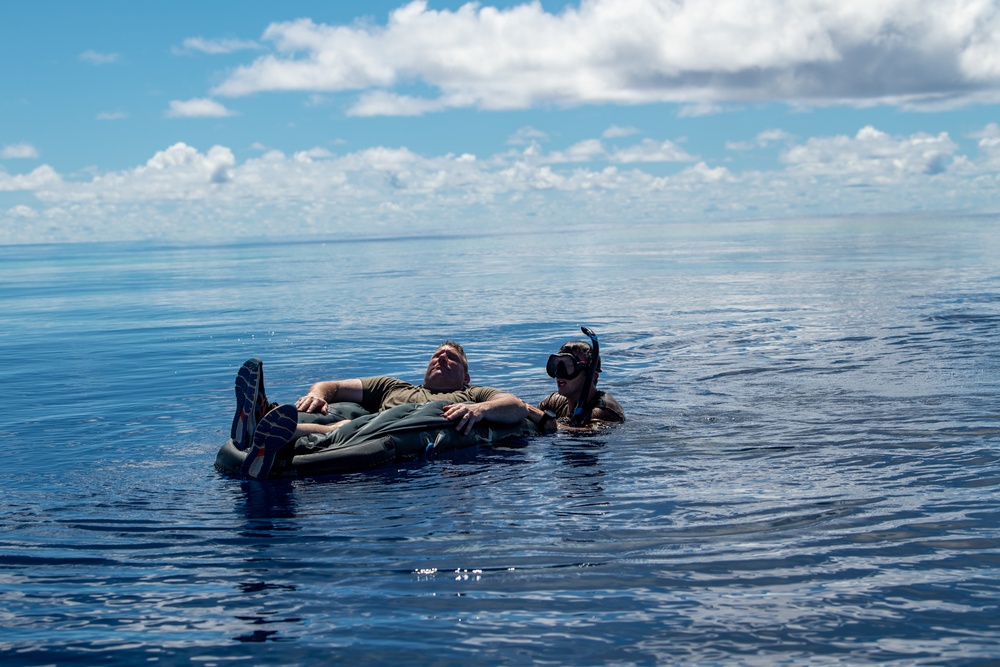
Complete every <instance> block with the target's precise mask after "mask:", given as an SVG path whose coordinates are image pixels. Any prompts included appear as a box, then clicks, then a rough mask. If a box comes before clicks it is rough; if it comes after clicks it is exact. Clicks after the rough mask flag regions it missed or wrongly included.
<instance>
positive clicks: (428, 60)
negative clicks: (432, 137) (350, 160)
mask: <svg viewBox="0 0 1000 667" xmlns="http://www.w3.org/2000/svg"><path fill="white" fill-rule="evenodd" d="M263 41H264V42H267V43H269V44H270V45H271V47H272V52H271V53H269V54H267V55H264V56H262V57H260V58H258V59H257V60H255V61H254V62H252V63H250V64H247V65H244V66H242V67H238V68H236V69H235V70H234V71H232V72H231V73H230V75H229V76H228V77H227V78H226V79H225V80H224V81H223V82H222V83H221V84H220V85H219V86H218V87H217V88H216V89H215V90H214V93H215V94H217V95H225V96H241V95H249V94H252V93H257V92H263V91H281V90H285V91H290V90H295V91H306V92H326V91H350V90H354V91H360V92H361V93H362V96H361V99H360V100H359V102H358V103H357V104H356V105H355V106H354V108H353V109H352V113H354V114H356V115H386V114H402V115H413V114H420V113H429V112H433V111H437V110H441V109H447V108H456V107H477V108H483V109H517V108H528V107H531V106H537V105H553V104H555V105H581V104H590V103H597V104H607V103H616V104H640V103H650V102H674V103H678V104H682V105H684V106H683V107H682V109H681V114H682V115H687V116H690V115H701V114H706V113H717V112H718V111H720V110H721V108H722V106H721V105H722V104H724V103H743V102H753V101H768V100H780V101H785V102H788V103H791V104H804V105H829V104H854V105H870V104H877V103H887V104H898V105H904V106H909V107H915V106H920V105H955V104H960V103H962V102H963V101H965V102H968V101H975V100H980V101H982V100H985V99H992V100H996V99H1000V7H998V6H997V3H996V2H993V1H990V0H883V1H882V2H871V1H870V0H794V1H793V0H758V1H757V2H753V3H747V2H745V0H715V1H714V2H704V1H697V0H582V1H581V3H580V5H579V6H578V7H574V6H569V7H567V8H566V9H564V10H562V11H561V12H560V13H558V14H552V13H548V12H546V11H545V10H544V9H543V7H542V5H541V3H538V2H532V3H530V4H521V5H516V6H512V7H509V8H506V9H497V8H495V7H490V6H482V5H479V4H475V3H468V4H465V5H463V6H462V7H460V8H459V9H457V10H454V11H451V10H433V9H429V8H428V6H427V3H426V2H424V1H422V0H418V1H416V2H411V3H409V4H407V5H405V6H403V7H401V8H399V9H397V10H395V11H394V12H392V13H391V14H390V15H389V19H388V22H387V23H386V24H385V25H384V26H382V25H373V24H370V23H365V24H355V25H349V26H347V25H323V24H316V23H314V22H312V21H311V20H308V19H302V20H297V21H291V22H284V23H275V24H272V25H271V26H269V27H268V28H267V30H266V31H265V32H264V34H263ZM413 83H419V84H422V85H424V86H426V88H427V89H428V95H427V96H426V97H420V98H414V97H410V96H407V95H403V94H400V93H398V92H396V91H394V90H393V88H395V87H396V86H401V85H410V84H413Z"/></svg>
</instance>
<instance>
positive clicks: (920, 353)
mask: <svg viewBox="0 0 1000 667" xmlns="http://www.w3.org/2000/svg"><path fill="white" fill-rule="evenodd" d="M998 222H1000V221H998V220H996V219H989V218H983V219H946V218H920V219H871V220H861V219H841V220H825V221H822V220H809V221H794V222H783V223H739V224H737V223H733V224H705V225H698V224H690V225H682V224H665V225H639V224H634V225H628V224H623V225H621V226H620V227H619V228H615V229H609V228H606V227H604V228H600V229H598V228H594V229H589V228H586V227H581V228H579V229H576V230H559V231H551V232H545V231H539V232H519V233H503V232H499V231H495V230H476V229H475V228H473V227H470V229H469V230H468V231H467V232H466V233H465V234H463V235H454V234H450V233H447V234H444V233H443V234H442V235H440V236H433V237H431V236H421V237H407V236H406V235H405V234H403V235H400V236H396V237H388V236H376V235H373V236H372V237H370V238H350V239H337V238H334V237H331V238H327V239H319V240H311V241H295V240H290V241H287V242H281V243H275V242H261V243H249V242H246V243H238V244H217V245H199V246H196V247H194V246H184V245H178V246H164V245H149V244H103V245H89V244H88V245H60V246H30V247H0V359H2V360H3V363H2V364H0V390H2V394H0V395H2V403H3V408H2V411H0V451H2V455H3V462H4V465H3V466H2V467H0V489H2V492H3V495H4V503H3V504H2V507H0V663H2V664H4V665H20V664H25V665H27V664H74V663H76V664H122V665H134V664H140V663H147V662H148V663H158V664H188V663H196V664H201V665H223V664H282V665H295V664H301V665H310V664H386V663H390V664H434V665H465V664H472V663H473V662H474V663H475V664H503V665H513V664H568V665H586V664H616V665H653V664H697V665H773V664H786V665H828V664H843V665H861V664H876V663H878V664H899V665H946V664H947V665H986V664H996V663H997V662H998V661H1000V609H998V607H1000V497H998V490H1000V401H998V397H1000V232H998V231H997V230H998V229H1000V226H998ZM581 324H586V325H589V326H591V327H592V328H593V329H594V330H595V331H596V332H597V333H598V335H599V336H600V338H601V345H602V350H604V352H605V361H604V368H605V372H604V374H603V377H602V380H601V384H602V386H603V387H604V388H606V389H608V390H609V391H611V392H612V393H613V394H614V395H615V396H616V397H617V398H618V399H619V401H620V402H621V403H622V405H623V406H624V407H625V409H626V411H627V412H628V415H629V417H630V419H629V421H628V422H627V423H626V424H624V425H622V426H621V427H618V428H616V429H614V430H610V431H606V432H602V433H599V434H596V435H590V436H570V435H564V434H560V435H558V436H556V437H552V438H538V439H534V440H532V441H530V442H528V443H527V444H521V445H517V446H509V447H499V448H492V449H491V448H481V449H478V450H471V451H465V452H461V453H457V454H455V455H453V456H449V457H444V458H438V459H436V460H433V461H416V462H412V463H407V464H405V465H401V466H393V467H388V468H382V469H378V470H375V471H370V472H365V473H358V474H353V475H347V476H344V477H339V478H327V479H318V480H302V481H294V482H278V483H256V482H252V483H251V482H241V481H239V480H236V479H231V478H228V477H225V476H222V475H220V474H218V473H217V472H215V471H214V469H213V468H212V462H213V460H214V456H215V452H216V450H217V449H218V447H219V445H220V444H221V443H222V442H223V441H224V440H225V439H226V438H227V437H228V430H229V423H230V421H231V418H232V409H233V389H232V381H233V377H234V375H235V372H236V369H237V368H238V367H239V365H240V363H242V361H243V360H244V359H245V358H247V357H250V356H259V357H261V358H262V359H264V373H265V379H266V381H267V385H268V390H269V395H270V397H271V398H272V399H275V400H285V401H288V400H293V399H294V398H297V397H298V396H299V395H301V394H302V393H303V391H304V390H305V389H306V387H307V386H308V385H309V383H310V382H312V381H313V380H316V379H331V378H347V377H358V376H363V375H371V374H376V373H389V374H394V375H398V376H401V377H404V378H407V379H413V380H419V378H420V377H421V376H422V370H423V367H424V365H425V364H426V360H427V358H428V356H429V354H430V352H431V351H432V349H433V348H434V346H435V345H436V344H437V343H438V342H440V341H441V340H444V339H445V338H453V339H456V340H458V341H460V342H462V343H463V344H464V345H465V346H466V349H467V351H468V353H469V356H470V361H471V365H472V368H471V372H472V375H473V378H474V379H475V380H476V381H477V382H479V383H482V384H488V385H492V386H497V387H501V388H503V389H507V390H510V391H513V392H515V393H517V394H518V395H520V396H522V397H523V398H526V399H528V400H531V401H532V402H537V401H538V400H540V399H541V398H542V397H544V396H545V395H546V394H547V393H548V392H549V391H551V390H552V381H551V380H550V379H549V378H548V377H546V376H545V374H544V370H543V369H544V362H545V359H546V357H547V355H548V354H549V353H550V352H552V351H554V350H555V349H556V348H557V346H558V345H559V344H560V343H562V342H564V341H565V340H567V339H570V338H577V337H579V334H578V332H579V326H580V325H581Z"/></svg>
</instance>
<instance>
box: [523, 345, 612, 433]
mask: <svg viewBox="0 0 1000 667" xmlns="http://www.w3.org/2000/svg"><path fill="white" fill-rule="evenodd" d="M581 329H582V331H583V333H585V334H587V336H588V337H589V338H590V343H587V342H585V341H581V340H573V341H570V342H568V343H565V344H564V345H563V346H562V347H560V348H559V352H557V353H556V354H553V355H550V356H549V361H548V363H547V364H546V365H545V372H546V373H548V374H549V377H551V378H554V379H555V381H556V391H554V392H552V393H551V394H549V395H548V396H547V397H545V398H544V399H543V400H542V402H541V403H539V404H538V407H537V408H536V407H534V406H531V405H528V406H526V407H527V410H528V419H530V420H531V421H532V422H534V424H535V425H536V426H537V427H538V429H539V430H540V431H543V432H546V433H551V432H553V431H555V430H556V428H571V429H572V428H593V427H601V426H604V425H607V424H616V423H620V422H623V421H625V411H624V410H623V409H622V406H621V405H619V404H618V401H616V400H615V399H614V397H612V396H611V394H609V393H607V392H604V391H598V390H597V380H598V373H600V372H601V347H600V344H599V343H598V341H597V336H596V335H595V334H594V332H593V331H591V330H590V329H588V328H587V327H581Z"/></svg>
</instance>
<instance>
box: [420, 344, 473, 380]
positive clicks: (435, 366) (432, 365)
mask: <svg viewBox="0 0 1000 667" xmlns="http://www.w3.org/2000/svg"><path fill="white" fill-rule="evenodd" d="M469 381H470V378H469V372H468V371H467V370H465V364H463V363H462V355H460V354H459V353H458V350H456V349H455V348H453V347H451V346H449V345H443V346H441V347H439V348H438V349H437V351H436V352H435V353H434V354H433V355H431V360H430V362H429V363H428V364H427V371H426V372H425V373H424V386H425V387H426V388H428V389H432V390H434V391H458V390H459V389H461V388H462V387H464V386H465V385H467V384H469Z"/></svg>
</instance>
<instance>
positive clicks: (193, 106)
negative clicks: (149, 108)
mask: <svg viewBox="0 0 1000 667" xmlns="http://www.w3.org/2000/svg"><path fill="white" fill-rule="evenodd" d="M233 115H235V113H234V112H232V111H230V110H229V109H227V108H226V107H225V106H223V105H222V104H220V103H219V102H216V101H215V100H210V99H207V98H198V99H193V100H187V101H184V102H181V101H179V100H172V101H171V102H170V110H169V111H167V117H169V118H225V117H227V116H233Z"/></svg>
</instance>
